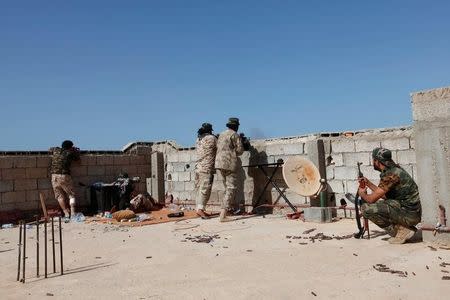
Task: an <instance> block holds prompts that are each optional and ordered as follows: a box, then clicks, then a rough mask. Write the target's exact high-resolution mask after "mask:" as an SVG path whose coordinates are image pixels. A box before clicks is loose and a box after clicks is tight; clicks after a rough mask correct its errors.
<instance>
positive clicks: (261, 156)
mask: <svg viewBox="0 0 450 300" xmlns="http://www.w3.org/2000/svg"><path fill="white" fill-rule="evenodd" d="M318 139H323V140H324V144H325V153H326V155H325V156H326V160H327V165H328V166H327V168H326V171H327V179H328V183H329V186H330V189H331V190H332V191H333V192H334V193H336V195H335V196H336V199H337V200H339V199H340V198H342V197H343V196H344V194H345V193H347V192H351V193H355V192H356V190H357V181H356V178H357V165H356V163H357V162H362V163H363V165H362V172H363V173H364V175H365V176H366V177H368V178H369V179H371V180H373V181H374V182H375V183H378V181H379V173H378V172H376V171H375V170H374V169H373V167H372V159H371V151H372V150H373V149H374V148H375V147H380V146H382V147H386V148H389V149H391V150H392V151H393V158H394V160H395V161H396V162H398V163H399V164H400V165H401V166H402V167H403V168H405V170H407V171H408V172H409V173H410V174H412V175H413V177H414V178H416V176H417V172H416V158H415V152H414V140H413V138H412V128H411V127H399V128H391V129H378V130H365V131H360V132H351V133H345V134H344V133H321V134H314V135H308V136H299V137H289V138H277V139H267V140H254V141H251V143H252V146H253V149H252V151H247V152H245V153H244V154H243V155H242V157H241V162H242V165H244V166H246V165H249V164H255V163H273V162H276V161H277V160H278V159H280V158H281V159H284V160H286V159H287V158H288V157H289V156H293V155H300V156H305V157H307V158H309V159H311V160H312V161H313V159H312V157H310V156H311V155H312V153H311V152H313V148H314V145H316V144H317V143H316V141H317V140H318ZM196 159H197V158H196V154H195V149H184V150H181V151H172V152H171V153H168V154H167V156H166V175H165V176H166V177H165V179H166V191H167V192H168V193H171V194H173V195H174V197H175V198H178V199H179V200H180V201H181V202H183V203H186V204H193V202H194V201H193V199H195V191H194V169H195V160H196ZM266 170H267V171H268V172H269V173H270V172H272V171H273V168H266ZM239 176H240V180H239V182H240V183H239V189H238V194H237V202H238V203H239V204H246V205H251V204H252V203H254V202H255V201H256V199H257V198H258V196H259V194H260V192H261V190H262V188H263V186H264V183H265V177H264V176H263V174H262V172H260V171H259V170H257V169H255V168H248V167H244V168H243V169H242V170H241V171H240V173H239ZM275 179H276V182H277V183H278V184H279V185H280V187H281V188H282V189H283V190H284V191H285V194H286V196H287V198H288V199H289V200H290V201H291V202H292V203H293V204H306V203H309V201H310V200H309V199H308V198H305V197H302V196H299V195H297V194H295V193H293V192H291V191H290V190H289V188H288V187H287V186H286V185H285V183H284V180H283V177H282V173H281V169H280V170H279V171H278V172H276V175H275ZM223 192H224V188H223V181H222V178H221V177H220V175H216V176H215V180H214V184H213V191H212V195H211V199H210V202H209V204H210V205H211V206H218V205H219V204H220V201H221V199H223ZM263 200H264V201H263V202H264V203H276V202H277V201H280V202H279V203H280V204H284V200H282V199H281V200H280V196H279V193H278V192H277V191H276V190H275V189H274V188H272V186H270V188H269V189H268V193H266V194H265V195H264V199H263ZM332 205H333V203H332Z"/></svg>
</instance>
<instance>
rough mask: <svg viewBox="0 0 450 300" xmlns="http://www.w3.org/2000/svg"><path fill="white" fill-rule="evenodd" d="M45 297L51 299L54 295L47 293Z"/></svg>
mask: <svg viewBox="0 0 450 300" xmlns="http://www.w3.org/2000/svg"><path fill="white" fill-rule="evenodd" d="M46 296H49V297H53V296H55V295H53V294H52V293H47V294H46Z"/></svg>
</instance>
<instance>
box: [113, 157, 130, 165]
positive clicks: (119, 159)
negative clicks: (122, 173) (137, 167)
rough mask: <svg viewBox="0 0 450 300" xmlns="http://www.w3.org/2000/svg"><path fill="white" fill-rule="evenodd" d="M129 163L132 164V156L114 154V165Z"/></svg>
mask: <svg viewBox="0 0 450 300" xmlns="http://www.w3.org/2000/svg"><path fill="white" fill-rule="evenodd" d="M129 164H130V156H128V155H119V156H114V165H116V166H123V165H129Z"/></svg>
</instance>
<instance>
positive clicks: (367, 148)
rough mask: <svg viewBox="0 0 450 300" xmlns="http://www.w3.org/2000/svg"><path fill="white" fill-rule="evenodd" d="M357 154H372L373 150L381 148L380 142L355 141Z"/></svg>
mask: <svg viewBox="0 0 450 300" xmlns="http://www.w3.org/2000/svg"><path fill="white" fill-rule="evenodd" d="M355 146H356V152H372V150H373V149H375V148H378V147H381V142H380V141H368V140H355Z"/></svg>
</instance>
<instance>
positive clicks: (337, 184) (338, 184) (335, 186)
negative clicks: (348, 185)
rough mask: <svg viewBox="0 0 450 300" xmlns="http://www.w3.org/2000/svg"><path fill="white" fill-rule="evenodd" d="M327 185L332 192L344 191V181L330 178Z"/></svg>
mask: <svg viewBox="0 0 450 300" xmlns="http://www.w3.org/2000/svg"><path fill="white" fill-rule="evenodd" d="M328 185H329V187H330V188H331V191H332V192H334V193H344V192H345V190H344V181H342V180H331V181H328Z"/></svg>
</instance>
